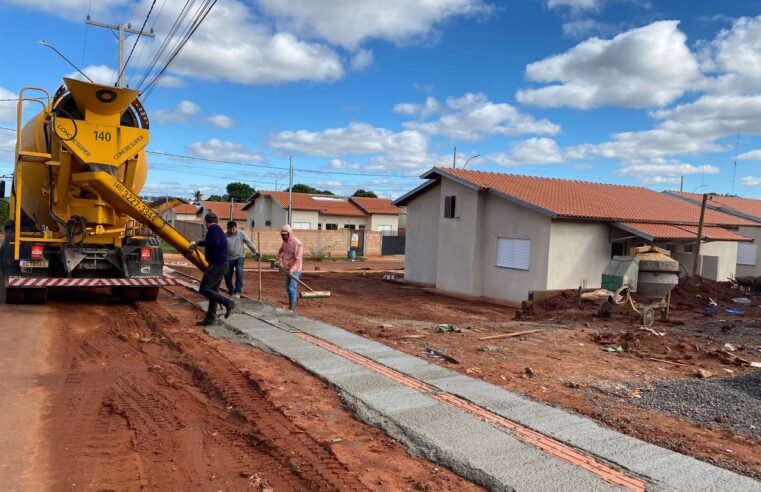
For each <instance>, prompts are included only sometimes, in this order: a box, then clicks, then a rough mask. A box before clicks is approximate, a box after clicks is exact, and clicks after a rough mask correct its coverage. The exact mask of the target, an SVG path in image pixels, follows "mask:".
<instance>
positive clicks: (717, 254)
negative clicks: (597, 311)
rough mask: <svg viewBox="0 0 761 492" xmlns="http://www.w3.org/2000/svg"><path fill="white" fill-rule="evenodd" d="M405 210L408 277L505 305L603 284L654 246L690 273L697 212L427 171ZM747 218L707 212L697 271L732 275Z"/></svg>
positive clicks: (621, 196) (581, 185)
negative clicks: (535, 293) (624, 258)
mask: <svg viewBox="0 0 761 492" xmlns="http://www.w3.org/2000/svg"><path fill="white" fill-rule="evenodd" d="M422 177H423V178H424V179H426V180H427V181H426V182H425V183H423V184H422V185H420V186H419V187H417V188H415V189H414V190H412V191H410V192H409V193H407V194H406V195H404V196H402V197H401V198H399V199H398V200H396V201H395V202H394V204H395V205H397V206H405V205H406V206H407V244H406V261H405V278H406V279H407V280H411V281H414V282H420V283H424V284H429V285H433V286H435V287H436V288H438V289H441V290H444V291H450V292H455V293H461V294H466V295H472V296H484V297H491V298H497V299H505V300H509V301H515V302H518V301H522V300H525V299H527V297H528V292H529V291H531V290H549V289H571V288H576V287H589V288H591V287H599V286H600V282H601V275H602V272H603V270H604V269H605V267H606V266H607V264H608V262H609V261H610V259H611V257H612V256H613V255H623V254H626V252H627V251H628V250H629V248H630V247H632V246H638V245H643V244H655V245H657V246H660V247H662V248H665V249H668V250H671V251H672V254H673V256H674V257H675V258H676V259H677V260H679V261H680V263H681V264H682V265H684V266H685V269H688V268H691V267H692V258H694V257H693V256H692V249H691V248H690V246H694V243H695V242H696V240H697V225H698V222H699V220H700V207H699V206H697V205H694V204H692V203H689V202H686V201H684V200H680V199H678V198H675V197H671V196H668V195H665V194H663V193H659V192H656V191H654V190H650V189H648V188H643V187H636V186H620V185H610V184H602V183H590V182H583V181H573V180H563V179H551V178H537V177H531V176H520V175H512V174H501V173H491V172H480V171H466V170H458V169H443V168H433V169H431V170H430V171H428V172H427V173H425V174H424V175H423V176H422ZM760 225H761V224H757V223H755V222H752V221H750V220H748V219H744V218H741V217H735V216H731V215H728V214H724V213H722V212H719V211H715V210H706V214H705V227H704V229H703V234H704V242H703V243H702V244H701V257H702V269H701V274H702V275H704V276H706V277H708V278H712V279H717V280H724V279H726V278H727V277H729V276H733V275H734V273H735V265H736V263H737V261H736V260H737V243H738V242H748V241H752V238H750V237H748V236H745V235H743V234H740V233H738V232H737V229H738V228H739V227H740V226H747V227H758V226H760Z"/></svg>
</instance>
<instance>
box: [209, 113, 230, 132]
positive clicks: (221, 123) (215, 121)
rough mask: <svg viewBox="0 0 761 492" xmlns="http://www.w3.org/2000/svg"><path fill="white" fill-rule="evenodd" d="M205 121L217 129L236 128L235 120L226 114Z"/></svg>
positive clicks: (212, 116)
mask: <svg viewBox="0 0 761 492" xmlns="http://www.w3.org/2000/svg"><path fill="white" fill-rule="evenodd" d="M204 121H205V122H206V123H208V124H210V125H211V126H214V127H216V128H224V129H227V128H232V127H234V126H235V120H234V119H232V118H231V117H229V116H227V115H224V114H213V115H211V116H208V117H206V118H205V119H204Z"/></svg>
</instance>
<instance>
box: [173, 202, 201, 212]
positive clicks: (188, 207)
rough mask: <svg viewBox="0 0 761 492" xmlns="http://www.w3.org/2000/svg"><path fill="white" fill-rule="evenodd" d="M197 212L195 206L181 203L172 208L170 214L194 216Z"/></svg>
mask: <svg viewBox="0 0 761 492" xmlns="http://www.w3.org/2000/svg"><path fill="white" fill-rule="evenodd" d="M197 210H198V206H197V205H193V204H192V203H181V204H179V205H177V206H176V207H174V208H173V209H172V212H174V213H176V214H186V215H195V213H196V211H197Z"/></svg>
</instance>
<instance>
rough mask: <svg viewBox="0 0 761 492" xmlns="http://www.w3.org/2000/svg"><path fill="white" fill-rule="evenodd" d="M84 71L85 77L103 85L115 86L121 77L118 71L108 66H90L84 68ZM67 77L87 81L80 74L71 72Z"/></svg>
mask: <svg viewBox="0 0 761 492" xmlns="http://www.w3.org/2000/svg"><path fill="white" fill-rule="evenodd" d="M82 71H83V72H84V73H85V75H87V76H88V77H90V79H92V81H93V82H95V83H96V84H102V85H114V83H115V82H116V77H117V76H118V75H119V74H118V73H116V70H114V69H113V68H111V67H109V66H108V65H90V66H88V67H85V68H83V69H82ZM65 77H68V78H71V79H77V80H84V81H86V80H87V79H86V78H84V77H83V76H82V74H81V73H79V72H71V73H69V74H67V75H65Z"/></svg>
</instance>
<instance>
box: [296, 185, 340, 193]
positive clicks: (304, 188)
mask: <svg viewBox="0 0 761 492" xmlns="http://www.w3.org/2000/svg"><path fill="white" fill-rule="evenodd" d="M293 192H294V193H309V194H310V195H333V194H334V193H333V192H332V191H330V190H318V189H317V188H312V187H311V186H309V185H305V184H302V183H296V184H295V185H293Z"/></svg>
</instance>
